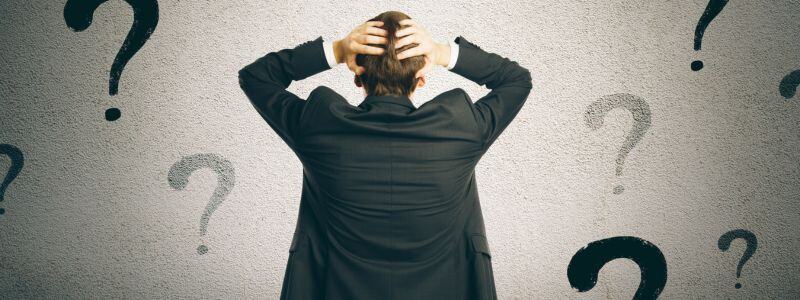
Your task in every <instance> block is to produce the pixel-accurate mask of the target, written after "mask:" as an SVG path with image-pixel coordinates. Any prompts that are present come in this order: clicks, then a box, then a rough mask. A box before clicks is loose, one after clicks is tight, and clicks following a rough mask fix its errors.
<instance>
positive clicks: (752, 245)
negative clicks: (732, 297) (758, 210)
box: [717, 229, 758, 289]
mask: <svg viewBox="0 0 800 300" xmlns="http://www.w3.org/2000/svg"><path fill="white" fill-rule="evenodd" d="M735 239H744V240H745V241H747V249H745V250H744V254H742V258H740V259H739V265H737V266H736V278H740V277H741V275H742V267H744V264H745V263H746V262H747V260H749V259H750V257H752V256H753V253H756V248H758V239H756V235H755V234H753V233H752V232H750V231H747V230H744V229H734V230H731V231H728V232H726V233H725V234H723V235H722V236H720V237H719V241H717V247H719V250H722V251H728V249H729V248H730V247H731V242H733V240H735ZM735 287H736V288H737V289H740V288H742V284H741V283H738V282H737V283H736V285H735Z"/></svg>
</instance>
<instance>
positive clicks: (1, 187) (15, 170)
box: [0, 144, 25, 215]
mask: <svg viewBox="0 0 800 300" xmlns="http://www.w3.org/2000/svg"><path fill="white" fill-rule="evenodd" d="M0 154H5V155H7V156H8V157H9V158H10V159H11V167H9V168H8V173H6V177H5V179H3V183H2V184H0V201H3V200H4V199H5V194H6V189H7V188H8V186H9V185H10V184H11V182H12V181H14V179H16V178H17V175H19V172H20V171H22V166H24V165H25V157H24V156H23V155H22V151H20V150H19V148H17V147H14V146H13V145H9V144H0ZM5 213H6V210H5V209H4V208H0V215H2V214H5Z"/></svg>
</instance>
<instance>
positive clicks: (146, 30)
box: [64, 0, 158, 121]
mask: <svg viewBox="0 0 800 300" xmlns="http://www.w3.org/2000/svg"><path fill="white" fill-rule="evenodd" d="M106 1H108V0H67V4H66V5H64V20H65V21H66V22H67V26H68V27H69V28H70V29H72V30H74V31H83V30H85V29H86V28H89V26H90V25H92V15H93V14H94V11H95V10H96V9H97V8H98V7H99V6H100V4H103V3H105V2H106ZM125 2H127V3H128V4H129V5H130V6H131V7H133V25H132V26H131V29H130V31H128V36H126V37H125V42H123V43H122V48H120V50H119V52H117V56H116V57H115V58H114V64H112V65H111V73H110V75H109V79H108V94H109V95H111V96H113V95H116V94H117V91H118V89H119V78H120V76H121V75H122V70H123V69H124V68H125V65H126V64H128V61H129V60H130V59H131V58H132V57H133V55H134V54H136V52H137V51H139V49H141V48H142V46H144V44H145V43H146V42H147V39H148V38H149V37H150V35H151V34H152V33H153V31H154V30H155V29H156V25H158V1H156V0H125ZM121 114H122V113H121V112H120V110H119V109H118V108H109V109H107V110H106V120H108V121H115V120H117V119H119V117H120V116H121Z"/></svg>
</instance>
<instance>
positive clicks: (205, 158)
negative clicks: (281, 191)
mask: <svg viewBox="0 0 800 300" xmlns="http://www.w3.org/2000/svg"><path fill="white" fill-rule="evenodd" d="M202 168H209V169H211V170H213V171H214V172H215V173H217V187H216V188H215V189H214V194H213V195H212V196H211V200H210V201H209V202H208V205H206V210H205V212H204V213H203V216H202V217H200V236H204V235H205V234H206V227H208V220H209V219H210V218H211V214H212V213H213V212H214V210H216V209H217V207H218V206H219V205H220V204H221V203H222V201H223V200H225V196H227V195H228V193H230V192H231V190H232V189H233V185H234V181H235V175H234V172H233V165H232V164H231V162H230V161H228V160H227V159H225V158H223V157H222V156H219V155H217V154H211V153H200V154H194V155H189V156H184V157H183V158H182V159H181V160H180V161H178V162H176V163H175V164H173V165H172V167H171V168H170V169H169V175H168V176H167V181H169V185H170V186H171V187H172V188H173V189H175V190H183V189H184V188H185V187H186V185H187V184H188V183H189V175H191V174H192V172H194V171H196V170H199V169H202ZM206 252H208V247H207V246H206V245H202V244H201V245H200V246H199V247H197V253H199V254H201V255H202V254H206Z"/></svg>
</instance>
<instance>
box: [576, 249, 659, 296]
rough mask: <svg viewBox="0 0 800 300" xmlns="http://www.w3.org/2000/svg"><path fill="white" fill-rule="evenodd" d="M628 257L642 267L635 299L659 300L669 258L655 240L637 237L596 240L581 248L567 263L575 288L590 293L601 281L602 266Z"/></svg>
mask: <svg viewBox="0 0 800 300" xmlns="http://www.w3.org/2000/svg"><path fill="white" fill-rule="evenodd" d="M618 258H627V259H630V260H632V261H633V262H634V263H636V264H637V265H638V266H639V271H640V272H641V280H640V281H639V287H638V288H637V289H636V294H634V296H633V299H656V298H658V295H660V294H661V291H662V290H663V289H664V286H665V285H666V284H667V261H666V259H664V254H663V253H661V250H659V249H658V247H656V246H655V245H653V244H652V243H650V242H648V241H646V240H643V239H640V238H638V237H633V236H617V237H612V238H607V239H603V240H599V241H594V242H591V243H589V244H588V245H586V246H585V247H583V248H581V249H580V250H578V252H576V253H575V255H573V256H572V259H570V261H569V265H568V266H567V278H568V279H569V284H570V286H572V288H574V289H577V290H578V291H579V292H586V291H588V290H591V289H592V288H594V286H595V284H597V275H598V274H599V273H600V269H602V268H603V266H605V264H607V263H608V262H610V261H612V260H615V259H618Z"/></svg>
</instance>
